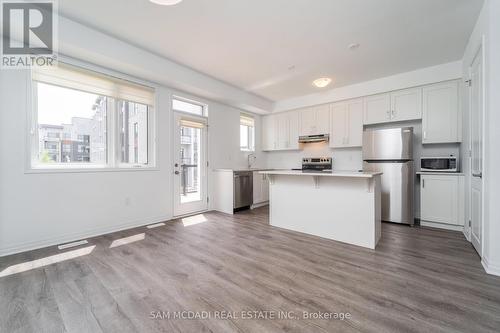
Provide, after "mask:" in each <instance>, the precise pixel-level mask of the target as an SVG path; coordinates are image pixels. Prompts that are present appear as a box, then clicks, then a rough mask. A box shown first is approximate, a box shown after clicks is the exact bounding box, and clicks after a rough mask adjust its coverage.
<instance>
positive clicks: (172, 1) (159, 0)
mask: <svg viewBox="0 0 500 333" xmlns="http://www.w3.org/2000/svg"><path fill="white" fill-rule="evenodd" d="M149 1H151V2H152V3H155V4H157V5H162V6H173V5H177V4H178V3H179V2H181V1H182V0H149Z"/></svg>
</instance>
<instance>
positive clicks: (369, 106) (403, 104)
mask: <svg viewBox="0 0 500 333" xmlns="http://www.w3.org/2000/svg"><path fill="white" fill-rule="evenodd" d="M363 118H364V123H365V124H367V125H368V124H379V123H387V122H392V121H405V120H412V119H420V118H422V88H411V89H404V90H398V91H393V92H391V93H386V94H378V95H373V96H367V97H365V98H364V116H363Z"/></svg>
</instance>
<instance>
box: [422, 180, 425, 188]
mask: <svg viewBox="0 0 500 333" xmlns="http://www.w3.org/2000/svg"><path fill="white" fill-rule="evenodd" d="M422 188H425V179H422Z"/></svg>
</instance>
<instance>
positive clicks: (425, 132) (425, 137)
mask: <svg viewBox="0 0 500 333" xmlns="http://www.w3.org/2000/svg"><path fill="white" fill-rule="evenodd" d="M425 139H427V131H424V140H425Z"/></svg>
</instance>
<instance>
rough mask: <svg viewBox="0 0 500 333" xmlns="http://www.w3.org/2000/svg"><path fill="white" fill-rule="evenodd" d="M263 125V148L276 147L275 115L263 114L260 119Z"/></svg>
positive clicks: (270, 148) (271, 148) (272, 148)
mask: <svg viewBox="0 0 500 333" xmlns="http://www.w3.org/2000/svg"><path fill="white" fill-rule="evenodd" d="M262 127H263V131H262V133H263V140H262V141H263V146H264V147H263V149H264V150H274V149H277V148H278V147H277V143H276V137H277V135H276V116H265V117H263V119H262Z"/></svg>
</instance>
